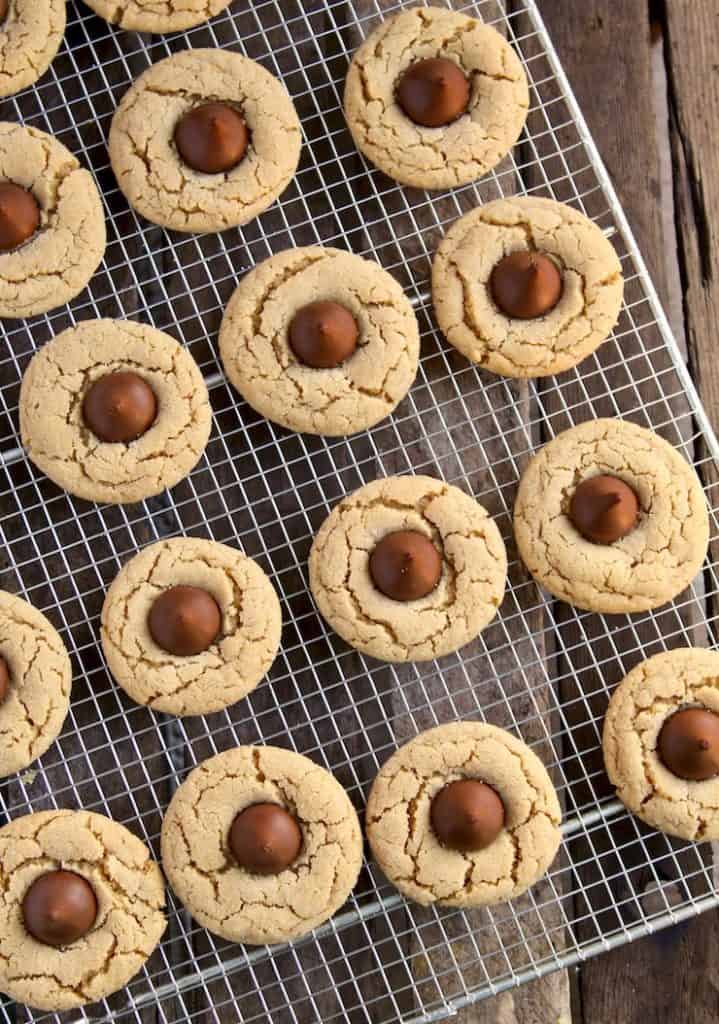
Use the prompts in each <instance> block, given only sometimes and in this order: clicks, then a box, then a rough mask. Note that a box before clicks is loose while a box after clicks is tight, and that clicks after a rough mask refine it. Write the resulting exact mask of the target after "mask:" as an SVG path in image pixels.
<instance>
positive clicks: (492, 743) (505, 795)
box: [366, 722, 561, 907]
mask: <svg viewBox="0 0 719 1024" xmlns="http://www.w3.org/2000/svg"><path fill="white" fill-rule="evenodd" d="M465 779H469V780H476V781H478V782H481V783H484V784H485V785H486V786H488V787H490V788H491V790H493V792H494V794H495V798H496V796H498V797H499V799H500V800H501V804H502V806H503V809H504V820H503V822H498V823H497V826H498V827H497V828H494V829H492V831H493V832H494V833H496V834H495V835H494V838H493V839H492V840H491V841H490V842H489V843H488V845H486V846H484V847H483V848H482V849H474V850H472V849H467V848H465V849H455V848H454V847H449V846H448V845H446V844H445V845H443V843H442V842H440V839H439V837H438V834H437V832H436V831H435V827H436V826H435V823H436V817H435V808H436V798H437V797H438V795H439V794H440V792H441V791H443V790H444V788H445V787H446V786H447V785H448V784H451V783H454V782H458V781H460V780H465ZM471 818H472V815H470V816H469V818H468V819H467V820H471ZM467 820H465V821H464V822H462V821H460V822H459V825H460V826H461V825H463V824H464V825H465V826H466V824H467ZM560 822H561V812H560V808H559V801H558V799H557V794H556V792H555V790H554V786H553V785H552V781H551V779H550V778H549V775H548V774H547V772H546V769H545V768H544V766H543V765H542V763H541V761H540V760H539V758H538V757H537V756H536V754H534V753H533V752H532V751H531V750H530V749H529V747H527V746H526V745H525V744H524V743H522V741H521V740H518V739H517V738H516V737H515V736H512V735H511V733H508V732H506V731H505V730H504V729H498V728H497V727H496V726H493V725H484V724H482V723H480V722H453V723H452V724H451V725H440V726H438V727H437V728H435V729H430V730H428V731H427V732H423V733H421V734H420V735H419V736H417V737H416V738H415V739H413V740H410V742H409V743H407V744H405V746H403V747H401V748H400V749H399V750H398V751H397V753H396V754H393V755H392V757H390V759H389V760H388V761H386V762H385V764H383V765H382V768H381V769H380V771H379V774H378V775H377V778H376V779H375V781H374V783H373V785H372V789H371V791H370V795H369V800H368V801H367V814H366V823H367V825H366V827H367V838H368V839H369V842H370V846H371V847H372V853H373V854H374V857H375V859H376V861H377V863H378V864H379V866H380V867H381V868H382V871H383V872H384V873H385V875H386V876H387V878H388V879H389V880H390V882H392V884H393V885H395V886H396V887H397V888H398V889H399V890H400V892H402V893H403V894H404V895H405V896H407V897H408V898H409V899H412V900H416V901H417V903H424V904H431V903H441V904H446V905H448V906H453V907H478V906H482V905H485V904H491V903H501V902H503V901H504V900H510V899H514V897H515V896H519V895H520V893H522V892H524V891H525V889H528V888H529V886H531V885H534V883H535V882H536V881H538V879H539V878H540V877H541V876H542V875H543V874H544V873H545V871H547V869H548V868H549V866H550V864H551V863H552V861H553V860H554V858H555V856H556V853H557V850H558V848H559V843H560V839H561V834H560V830H559V825H560ZM443 835H444V833H443ZM457 845H459V844H457ZM466 845H469V844H465V846H466Z"/></svg>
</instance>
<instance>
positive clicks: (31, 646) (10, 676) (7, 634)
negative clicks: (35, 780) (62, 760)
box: [0, 590, 72, 778]
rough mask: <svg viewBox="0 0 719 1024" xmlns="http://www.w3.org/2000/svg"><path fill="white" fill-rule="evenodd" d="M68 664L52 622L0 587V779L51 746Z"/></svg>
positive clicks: (65, 704) (65, 701) (62, 711)
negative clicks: (0, 740)
mask: <svg viewBox="0 0 719 1024" xmlns="http://www.w3.org/2000/svg"><path fill="white" fill-rule="evenodd" d="M71 684H72V669H71V666H70V658H69V657H68V654H67V651H66V650H65V645H64V643H63V642H62V640H61V639H60V634H59V633H58V632H57V630H56V629H55V627H54V626H53V625H52V623H51V622H50V621H49V620H48V619H46V618H45V616H44V615H43V614H42V612H39V611H38V610H37V608H33V606H32V605H30V604H28V603H27V601H23V600H22V598H20V597H15V596H14V595H13V594H7V593H5V591H2V590H0V738H1V739H2V742H1V743H0V778H4V777H5V776H7V775H12V774H13V772H19V771H22V769H23V768H27V766H28V765H29V764H31V763H32V762H33V761H35V760H36V759H37V758H38V757H40V756H41V754H44V753H45V751H46V750H47V749H48V747H50V745H51V744H52V743H53V742H54V740H55V739H56V738H57V736H58V735H59V733H60V730H61V729H62V727H63V724H64V722H65V718H66V716H67V712H68V708H69V706H70V687H71Z"/></svg>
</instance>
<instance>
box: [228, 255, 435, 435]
mask: <svg viewBox="0 0 719 1024" xmlns="http://www.w3.org/2000/svg"><path fill="white" fill-rule="evenodd" d="M318 300H326V301H332V302H337V303H339V304H341V305H343V306H344V307H345V308H346V309H348V310H349V311H350V312H351V313H352V315H353V316H354V318H355V320H356V322H357V324H358V327H359V340H358V345H357V350H356V351H355V352H354V354H353V355H351V356H350V358H349V359H347V360H345V362H344V363H342V364H341V365H340V366H338V367H336V368H334V369H322V370H318V369H314V368H313V367H311V366H306V365H304V364H303V363H301V362H300V360H299V359H298V358H297V356H296V355H295V354H294V352H293V351H292V348H291V347H290V344H289V340H288V329H289V325H290V322H291V321H292V318H293V316H294V315H295V313H296V312H297V311H298V310H299V309H300V308H301V307H302V306H305V305H306V304H308V303H311V302H315V301H318ZM220 355H221V357H222V362H223V365H224V368H225V373H226V374H227V376H228V377H229V379H230V381H231V382H232V384H233V385H234V386H235V387H236V388H237V390H238V391H239V392H240V394H241V395H242V397H243V398H244V399H245V400H246V401H247V402H249V404H250V405H251V406H252V408H253V409H255V410H256V411H257V412H259V413H261V415H263V416H266V417H267V419H269V420H272V421H273V422H274V423H279V424H280V425H281V426H284V427H287V428H289V429H290V430H299V431H303V432H304V433H308V434H325V435H328V436H344V435H346V434H354V433H356V432H357V431H358V430H367V429H368V428H369V427H372V426H374V425H375V424H376V423H378V422H379V421H380V420H383V419H385V417H387V416H389V415H390V413H391V412H393V410H394V409H396V407H397V406H398V405H399V403H400V402H401V401H402V399H403V398H404V397H405V395H406V394H407V392H408V391H409V389H410V387H411V386H412V383H413V381H414V379H415V377H416V375H417V367H418V363H419V328H418V326H417V318H416V317H415V315H414V310H413V309H412V306H411V304H410V302H409V299H408V298H407V296H406V295H405V294H404V292H403V291H402V288H401V287H400V285H399V284H398V282H397V281H395V279H394V278H393V277H392V276H391V274H389V273H387V271H386V270H384V269H383V268H382V267H381V266H379V264H377V263H374V262H372V261H371V260H366V259H363V258H362V257H361V256H356V255H354V254H353V253H349V252H345V251H343V250H340V249H328V248H322V247H319V246H310V247H307V248H303V249H289V250H287V251H286V252H281V253H278V254H277V255H276V256H271V257H270V258H269V259H268V260H265V261H264V262H263V263H261V264H259V266H257V267H256V268H255V269H254V270H252V271H250V273H249V274H247V275H245V277H244V278H243V279H242V281H241V282H240V284H239V285H238V287H237V289H236V291H235V293H234V294H233V296H232V298H231V299H230V302H229V304H228V306H227V310H226V312H225V316H224V319H223V321H222V328H221V330H220Z"/></svg>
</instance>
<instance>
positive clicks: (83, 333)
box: [20, 320, 212, 504]
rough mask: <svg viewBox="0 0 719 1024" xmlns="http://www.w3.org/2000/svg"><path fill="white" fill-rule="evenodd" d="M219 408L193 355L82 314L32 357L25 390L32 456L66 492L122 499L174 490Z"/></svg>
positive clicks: (23, 418)
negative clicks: (214, 410)
mask: <svg viewBox="0 0 719 1024" xmlns="http://www.w3.org/2000/svg"><path fill="white" fill-rule="evenodd" d="M211 428H212V412H211V409H210V402H209V397H208V394H207V386H206V385H205V381H204V378H203V376H202V374H201V373H200V370H199V367H198V366H197V364H196V363H195V361H194V359H193V358H192V356H191V355H190V353H189V352H188V351H187V350H186V349H185V348H184V347H183V346H182V345H180V344H178V342H176V341H175V339H174V338H171V337H170V336H169V334H165V333H163V332H162V331H158V330H156V329H155V328H154V327H149V326H148V325H147V324H138V323H134V322H133V321H131V320H84V321H83V322H82V323H80V324H78V326H77V327H70V328H69V329H68V330H66V331H63V332H62V334H58V335H57V337H56V338H54V339H53V340H52V341H51V342H49V343H48V344H47V345H45V346H43V348H41V349H40V350H39V351H38V352H37V353H36V354H35V355H34V356H33V358H32V360H31V361H30V364H29V366H28V368H27V370H26V371H25V375H24V376H23V380H22V387H21V390H20V434H21V437H22V443H23V444H24V446H25V448H26V450H27V454H28V457H29V458H30V459H31V460H32V462H34V463H35V465H36V466H37V467H38V469H40V470H41V471H42V472H43V473H45V474H46V475H47V476H49V477H50V479H51V480H52V481H53V482H54V483H56V484H57V485H58V487H62V488H63V490H66V491H69V492H70V493H71V494H74V495H76V496H77V497H79V498H85V499H87V500H88V501H102V502H109V503H111V504H124V503H127V502H133V501H142V500H143V499H144V498H149V497H151V496H152V495H155V494H160V493H161V492H162V491H163V490H165V488H167V487H174V486H175V484H177V483H178V482H179V481H180V480H182V479H183V478H184V477H186V476H187V474H188V473H189V472H190V471H191V470H192V469H193V468H194V466H195V465H196V464H197V462H198V460H199V459H200V457H201V456H202V453H203V451H204V450H205V446H206V444H207V441H208V438H209V436H210V430H211Z"/></svg>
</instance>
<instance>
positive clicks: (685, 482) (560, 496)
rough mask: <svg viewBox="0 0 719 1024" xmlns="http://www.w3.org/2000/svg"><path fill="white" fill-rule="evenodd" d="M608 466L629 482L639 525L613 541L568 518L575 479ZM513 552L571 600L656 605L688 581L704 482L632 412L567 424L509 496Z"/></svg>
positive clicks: (702, 549)
mask: <svg viewBox="0 0 719 1024" xmlns="http://www.w3.org/2000/svg"><path fill="white" fill-rule="evenodd" d="M601 473H608V474H610V475H613V476H616V477H618V478H619V479H620V480H623V481H624V482H625V483H627V484H629V486H630V487H631V488H632V489H633V490H634V492H635V493H636V495H637V498H638V500H639V506H640V512H639V520H638V523H637V525H636V527H635V528H634V529H633V530H632V531H631V532H630V533H628V534H627V535H626V536H625V537H623V538H622V539H621V540H618V541H615V542H614V543H613V544H594V543H592V542H591V541H588V540H585V539H584V537H582V535H581V534H580V533H579V532H578V530H577V529H576V527H575V526H574V525H573V523H572V522H571V519H570V518H569V515H568V511H569V503H570V501H571V498H572V494H573V493H574V490H575V488H576V487H577V485H578V484H579V483H580V482H581V481H582V480H585V479H587V478H589V477H593V476H597V475H599V474H601ZM514 532H515V536H516V540H517V547H518V549H519V554H520V556H521V558H522V560H523V562H524V563H525V565H526V566H527V568H528V569H529V571H530V572H531V573H532V575H533V576H534V578H535V579H536V581H537V582H538V583H539V584H540V585H541V586H543V587H545V588H546V589H547V590H548V591H549V592H550V593H551V594H554V596H555V597H558V598H559V599H560V600H562V601H566V602H567V603H568V604H571V605H575V606H576V607H577V608H584V609H587V610H589V611H595V612H604V613H608V614H612V613H617V614H620V613H631V612H640V611H646V610H648V609H650V608H658V607H659V606H660V605H663V604H666V603H667V601H671V600H672V598H674V597H676V596H677V594H679V593H681V591H682V590H684V588H685V587H687V586H688V585H689V583H691V581H692V580H693V579H694V577H695V576H696V574H697V573H698V572H699V569H700V568H701V564H702V562H703V560H704V556H705V555H706V551H707V545H708V542H709V515H708V512H707V503H706V499H705V497H704V493H703V491H702V487H701V483H700V482H699V479H698V477H697V475H696V473H695V472H694V470H693V469H692V468H691V466H690V465H689V464H688V463H687V462H686V461H685V460H684V458H682V456H681V455H680V454H679V452H678V451H676V449H674V448H673V447H672V446H671V445H670V444H669V443H668V442H667V441H665V440H664V439H663V438H661V437H659V435H658V434H655V433H654V432H653V431H651V430H647V429H645V428H644V427H639V426H637V425H636V424H635V423H630V422H629V421H628V420H619V419H617V420H612V419H599V420H590V421H589V422H587V423H582V424H580V425H579V426H578V427H573V428H571V429H570V430H566V431H565V432H564V433H563V434H560V435H559V436H558V437H556V438H555V439H554V441H550V443H549V444H547V445H545V447H544V448H543V449H542V450H541V451H540V452H539V453H538V454H537V455H535V456H534V458H533V459H532V460H531V462H530V463H529V465H528V466H527V468H526V470H525V472H524V474H523V475H522V479H521V480H520V483H519V490H518V492H517V499H516V502H515V506H514Z"/></svg>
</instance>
